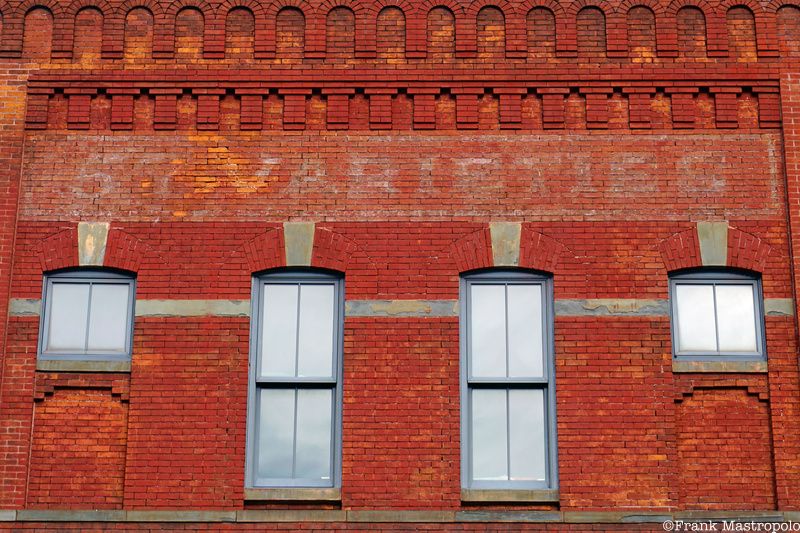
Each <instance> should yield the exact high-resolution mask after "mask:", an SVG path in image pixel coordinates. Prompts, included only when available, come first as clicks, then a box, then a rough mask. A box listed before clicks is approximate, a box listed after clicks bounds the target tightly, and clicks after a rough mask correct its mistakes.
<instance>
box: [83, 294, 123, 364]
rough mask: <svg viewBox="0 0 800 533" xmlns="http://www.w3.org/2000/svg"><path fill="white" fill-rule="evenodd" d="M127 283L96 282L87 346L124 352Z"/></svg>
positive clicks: (95, 349) (94, 348)
mask: <svg viewBox="0 0 800 533" xmlns="http://www.w3.org/2000/svg"><path fill="white" fill-rule="evenodd" d="M129 292H130V285H128V284H127V283H126V284H111V283H96V284H95V285H94V286H93V287H92V297H91V298H92V307H91V312H90V315H89V345H88V349H89V350H94V351H105V352H125V351H126V349H127V346H126V336H127V332H128V321H129V317H128V297H129Z"/></svg>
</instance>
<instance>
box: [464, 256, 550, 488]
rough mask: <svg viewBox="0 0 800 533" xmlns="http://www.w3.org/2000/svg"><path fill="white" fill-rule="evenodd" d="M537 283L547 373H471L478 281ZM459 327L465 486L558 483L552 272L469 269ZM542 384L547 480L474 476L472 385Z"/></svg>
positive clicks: (535, 386)
mask: <svg viewBox="0 0 800 533" xmlns="http://www.w3.org/2000/svg"><path fill="white" fill-rule="evenodd" d="M480 283H486V284H498V283H504V284H526V285H529V284H537V285H540V286H541V287H542V328H543V330H542V337H543V344H544V363H543V364H544V367H543V371H544V374H545V376H544V378H543V379H519V378H513V379H496V380H489V379H480V380H472V379H471V377H470V357H469V354H470V346H469V342H470V338H471V337H470V329H469V319H468V318H469V314H468V313H469V312H470V305H471V302H470V290H469V289H470V287H471V286H472V285H473V284H480ZM460 292H461V296H460V299H459V330H460V332H461V333H460V335H459V338H460V343H459V344H460V369H461V371H460V375H461V487H462V488H463V489H468V490H509V489H519V490H530V489H547V490H557V489H558V435H557V430H556V383H555V344H554V329H555V322H554V303H553V279H552V276H550V275H547V274H543V273H539V272H533V271H528V270H523V269H489V270H481V271H473V272H467V273H463V274H462V275H461V279H460ZM477 387H481V388H500V389H512V388H523V389H541V390H544V391H545V407H546V409H545V414H544V416H545V431H546V437H545V446H546V447H547V450H546V452H545V456H546V457H545V464H546V476H545V481H544V482H538V481H473V480H472V471H471V470H472V468H471V458H472V438H471V433H472V424H471V417H470V415H471V411H472V409H471V403H470V396H471V395H470V391H471V390H472V389H474V388H477Z"/></svg>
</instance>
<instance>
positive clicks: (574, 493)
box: [0, 0, 800, 531]
mask: <svg viewBox="0 0 800 533" xmlns="http://www.w3.org/2000/svg"><path fill="white" fill-rule="evenodd" d="M798 58H800V5H791V4H788V3H786V4H784V3H783V2H780V1H773V2H768V1H756V0H744V1H735V0H725V1H719V0H709V1H699V2H692V1H684V0H675V1H673V2H668V1H659V0H641V1H639V0H636V1H631V2H629V1H627V0H626V1H623V2H611V1H597V2H591V1H584V0H561V1H559V0H528V1H524V2H523V1H511V2H509V1H506V0H503V1H500V2H490V1H488V0H476V1H474V2H469V1H459V0H443V1H421V0H419V1H418V0H411V1H407V0H397V1H383V0H374V1H373V0H365V1H357V0H354V1H348V0H336V1H328V0H325V1H322V2H321V1H318V0H313V1H309V2H307V1H305V0H289V1H286V2H278V1H269V0H263V1H262V0H235V1H232V0H225V1H217V0H209V1H205V0H203V1H198V2H193V1H190V0H179V1H175V2H166V1H163V2H161V1H158V0H136V1H132V0H128V1H124V2H123V1H121V0H107V1H106V0H99V1H93V0H76V1H74V2H67V1H59V0H43V1H41V2H38V1H36V0H25V1H16V0H2V1H0V324H1V326H0V332H1V333H2V335H0V519H2V520H0V529H5V528H12V529H13V528H20V529H25V528H30V529H47V528H52V529H67V530H71V529H74V530H104V529H107V528H110V527H112V524H114V527H118V528H121V529H131V530H137V529H147V528H157V527H161V526H163V525H164V524H163V523H161V522H162V521H163V522H171V521H175V520H178V521H183V522H191V524H183V525H179V524H173V526H171V527H176V528H177V529H181V528H184V527H185V528H193V529H202V530H206V529H207V530H217V529H222V528H226V529H230V530H239V529H242V530H246V529H248V528H250V529H263V528H265V527H270V528H276V529H287V530H294V529H320V530H327V529H342V530H351V529H352V530H359V529H361V530H363V529H367V530H393V529H426V530H444V529H455V530H485V529H491V530H506V529H508V530H514V529H520V528H526V529H539V530H564V531H567V530H577V531H582V530H587V529H602V530H631V531H636V530H652V529H658V530H660V528H661V526H660V524H659V522H660V521H661V520H662V519H666V518H667V517H671V518H679V517H681V516H685V513H687V512H690V511H697V512H699V514H698V515H696V516H699V517H701V518H709V517H711V518H713V517H715V516H718V515H714V514H713V513H714V512H718V511H731V512H733V513H734V515H737V512H738V513H739V514H738V515H737V516H741V517H750V516H757V515H765V516H770V517H774V516H780V517H781V518H782V519H785V520H791V519H797V520H800V514H792V513H800V437H798V434H800V366H799V364H800V361H799V360H798V351H797V341H798V339H797V320H796V316H797V314H798V312H797V311H798V309H799V308H798V307H797V306H796V303H795V300H793V299H794V298H795V293H796V285H795V283H794V281H793V280H796V279H797V277H798V275H800V255H798V253H797V250H799V249H800V159H798V158H800V129H798V128H800V126H798V125H800V63H799V62H798ZM81 222H83V223H86V222H104V223H108V224H109V230H108V238H107V242H106V245H105V255H104V259H103V263H102V264H103V266H105V267H109V268H115V269H122V270H126V271H129V272H132V273H135V275H136V280H137V281H136V283H137V287H136V298H137V302H138V300H151V301H162V300H167V301H171V300H175V301H194V300H197V301H207V300H211V301H248V300H249V299H250V297H251V286H252V277H253V274H254V273H259V272H262V271H264V270H269V269H276V268H281V267H285V266H286V265H287V264H288V262H287V256H286V250H287V246H289V245H288V244H287V234H286V231H285V229H284V224H285V223H291V222H313V223H314V229H313V248H312V250H311V259H310V265H311V266H313V267H318V268H323V269H329V270H333V271H337V272H340V273H342V274H343V275H344V279H345V287H346V289H345V290H346V301H348V302H349V301H351V300H354V301H355V300H358V301H366V302H370V301H379V302H384V301H390V302H394V303H397V302H398V301H400V302H401V303H402V301H405V300H422V301H424V302H445V303H447V302H451V303H454V308H455V307H457V306H456V305H455V301H456V300H457V299H458V298H459V275H460V274H461V273H464V272H467V271H471V270H474V269H481V268H490V267H493V266H498V265H497V262H496V260H495V256H494V255H493V254H494V251H493V237H492V234H491V231H490V223H496V222H509V223H517V224H519V228H520V236H519V245H518V253H519V258H518V261H517V264H516V266H518V267H522V268H527V269H533V270H536V271H541V272H545V273H548V274H550V275H552V279H553V287H554V298H555V305H556V314H555V326H554V332H555V339H554V340H555V369H556V379H555V384H556V391H557V392H556V396H557V405H556V413H557V428H558V439H557V446H558V466H559V483H558V498H557V501H544V502H536V501H526V502H523V503H520V502H510V501H501V502H492V503H479V502H475V501H470V500H468V499H466V498H463V497H462V493H461V481H460V476H461V465H460V463H461V457H460V449H461V448H460V447H461V442H460V438H461V437H460V435H461V434H460V418H459V412H460V403H459V402H460V396H459V386H460V382H459V364H460V360H459V318H458V316H457V312H454V313H449V314H446V315H447V316H391V314H383V315H381V314H380V313H378V314H376V315H375V316H361V315H357V314H353V315H348V316H347V317H346V319H345V321H344V366H343V370H344V377H343V382H342V388H343V410H342V426H343V431H342V461H341V462H342V483H341V497H340V498H339V499H337V500H333V501H324V502H317V501H302V500H300V501H297V500H295V501H284V500H281V501H272V500H269V499H255V498H248V497H246V494H245V479H244V476H245V455H246V450H245V442H246V438H245V436H246V430H247V427H246V425H247V423H246V418H247V402H248V399H247V395H248V354H249V350H250V344H249V341H250V320H249V318H248V317H247V316H241V315H235V314H234V315H230V316H226V315H225V314H224V313H223V314H220V313H213V312H207V313H199V314H194V315H186V316H172V315H171V316H160V315H158V314H150V315H147V314H141V315H139V316H137V317H136V318H135V323H134V333H133V344H134V347H133V355H132V358H131V365H130V371H114V372H99V371H98V372H92V371H90V372H77V371H63V370H62V371H56V370H43V369H37V340H38V335H39V316H38V314H39V313H38V311H37V312H33V311H26V310H24V309H23V310H22V311H21V310H20V309H21V308H19V306H20V305H22V304H25V305H34V304H35V303H36V302H38V300H39V299H41V298H42V276H43V274H44V273H46V272H49V271H52V270H56V269H63V268H71V267H78V266H79V265H80V261H81V260H80V257H79V253H80V252H79V232H78V224H79V223H81ZM706 222H718V223H719V222H727V225H728V229H727V258H726V260H725V265H727V266H728V267H732V268H740V269H746V270H749V271H752V272H755V273H758V274H760V275H761V279H762V283H763V296H764V298H765V301H766V302H767V304H766V305H767V313H766V314H767V316H766V319H765V322H766V327H765V329H766V334H765V338H766V345H767V352H768V365H767V368H763V369H761V370H758V371H742V372H730V371H728V372H722V371H704V372H699V371H696V372H685V371H679V370H677V369H674V368H673V361H672V359H673V356H672V339H671V334H670V317H669V314H668V313H667V312H665V311H663V310H662V311H658V312H638V311H637V312H628V311H625V310H623V311H618V310H616V311H615V310H614V309H616V308H614V306H615V305H620V306H623V307H624V306H625V305H634V306H647V305H656V306H657V305H662V304H664V302H666V301H667V300H668V275H669V273H670V272H674V271H676V270H680V269H685V268H695V267H701V266H703V265H704V264H705V263H704V260H703V257H702V255H703V251H702V250H701V248H702V247H701V243H700V237H699V233H698V231H699V230H698V223H700V224H702V223H706ZM31 302H33V303H31ZM575 302H580V305H583V306H584V307H583V311H581V312H572V311H559V309H561V308H562V307H559V306H564V307H563V308H564V309H572V308H569V307H568V304H569V305H572V304H574V303H575ZM620 302H622V303H620ZM653 302H655V304H654V303H653ZM15 306H17V307H15ZM592 306H594V307H592ZM770 306H773V307H770ZM25 309H27V308H25ZM598 309H599V310H598ZM637 309H638V308H637ZM775 309H778V311H775ZM603 310H607V311H608V312H605V311H603ZM423 315H424V313H423ZM40 510H47V511H52V512H51V513H50V514H47V513H40V514H37V511H40ZM88 510H103V511H114V512H116V513H117V514H105V515H103V514H102V513H95V514H92V513H87V514H83V515H81V514H80V513H74V512H73V511H88ZM149 511H154V512H155V511H164V513H162V514H158V513H156V514H152V515H148V514H147V513H146V512H149ZM200 511H202V512H203V513H200ZM250 511H252V513H250V514H248V512H250ZM71 512H73V513H71ZM137 512H141V513H140V514H138V515H137V514H136V513H137ZM762 512H763V513H762ZM3 513H5V514H3ZM180 513H184V514H180ZM204 513H205V514H204ZM215 513H216V514H215ZM253 513H255V514H253ZM595 513H596V514H595ZM682 513H683V514H682ZM703 513H705V514H703ZM759 513H760V514H759ZM137 517H138V518H137ZM176 517H177V518H176ZM181 517H182V518H181ZM643 517H644V518H643ZM648 517H650V518H649V521H650V522H652V523H645V524H640V523H635V522H641V521H648ZM256 521H261V522H263V523H260V524H254V523H252V522H256ZM542 521H544V522H546V523H544V524H542V523H538V524H537V523H536V522H542ZM575 521H577V522H581V523H579V524H571V523H569V522H575ZM123 522H124V523H123ZM229 522H235V523H229ZM476 522H477V523H476Z"/></svg>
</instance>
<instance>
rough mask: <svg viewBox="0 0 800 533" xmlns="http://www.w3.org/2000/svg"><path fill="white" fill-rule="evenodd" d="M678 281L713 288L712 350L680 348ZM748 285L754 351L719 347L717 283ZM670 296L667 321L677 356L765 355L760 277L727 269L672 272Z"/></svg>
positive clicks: (708, 358) (711, 358) (701, 358)
mask: <svg viewBox="0 0 800 533" xmlns="http://www.w3.org/2000/svg"><path fill="white" fill-rule="evenodd" d="M681 285H700V286H710V287H712V290H713V306H714V317H713V318H714V328H715V331H714V338H715V346H716V349H715V350H684V349H682V348H681V346H680V335H681V330H680V324H679V320H680V309H679V306H678V298H677V290H678V287H679V286H681ZM731 285H738V286H749V287H751V289H752V291H753V318H754V328H755V336H756V339H755V346H756V349H755V350H754V351H730V350H720V349H719V346H720V340H719V327H720V326H719V314H718V311H717V287H720V286H731ZM669 296H670V314H671V317H670V321H671V332H672V350H673V356H674V357H675V358H679V359H685V360H696V361H716V360H719V359H720V358H724V359H729V360H749V361H752V360H759V361H760V360H764V359H766V347H765V343H764V313H763V309H764V307H763V295H762V291H761V281H760V280H759V279H757V278H753V277H752V276H747V275H743V274H735V273H730V272H697V273H693V274H682V275H677V276H673V277H671V278H670V280H669Z"/></svg>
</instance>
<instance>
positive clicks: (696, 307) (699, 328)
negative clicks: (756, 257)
mask: <svg viewBox="0 0 800 533" xmlns="http://www.w3.org/2000/svg"><path fill="white" fill-rule="evenodd" d="M669 284H670V300H671V304H672V305H671V307H672V345H673V351H674V354H675V357H676V358H685V359H697V360H715V359H718V358H720V357H724V358H728V359H744V360H748V359H750V360H760V359H764V358H765V354H766V351H765V350H764V319H763V313H762V299H761V280H760V279H759V278H758V277H755V276H751V275H747V274H740V273H736V272H731V271H709V270H704V271H697V272H692V273H684V274H678V275H674V276H671V277H670V282H669Z"/></svg>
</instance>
